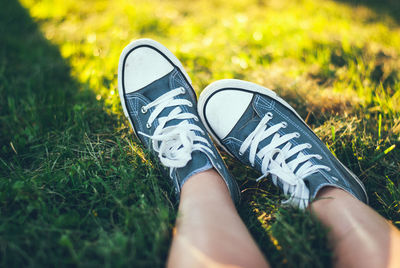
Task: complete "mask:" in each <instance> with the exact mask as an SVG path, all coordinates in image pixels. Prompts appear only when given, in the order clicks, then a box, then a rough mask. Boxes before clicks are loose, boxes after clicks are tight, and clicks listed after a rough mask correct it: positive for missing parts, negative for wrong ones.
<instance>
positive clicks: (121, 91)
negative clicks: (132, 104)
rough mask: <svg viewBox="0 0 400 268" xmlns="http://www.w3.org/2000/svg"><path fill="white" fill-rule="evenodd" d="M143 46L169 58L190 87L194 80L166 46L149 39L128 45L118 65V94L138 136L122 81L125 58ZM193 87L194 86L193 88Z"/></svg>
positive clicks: (126, 115)
mask: <svg viewBox="0 0 400 268" xmlns="http://www.w3.org/2000/svg"><path fill="white" fill-rule="evenodd" d="M141 46H148V47H151V48H154V49H155V50H158V51H159V52H161V53H162V54H163V56H165V57H167V58H168V60H169V61H170V62H171V63H172V65H174V66H175V67H178V68H179V70H180V71H181V72H182V73H183V74H184V76H185V78H186V80H187V81H188V82H189V84H190V85H192V80H191V79H190V77H189V75H188V74H187V72H186V71H185V69H184V68H183V65H182V63H181V62H180V61H179V60H178V58H177V57H175V55H174V54H173V53H172V52H171V51H169V50H168V48H166V47H165V46H163V45H162V44H160V43H158V42H157V41H154V40H152V39H148V38H143V39H137V40H135V41H132V42H131V43H130V44H129V45H127V46H126V47H125V48H124V49H123V50H122V53H121V55H120V57H119V64H118V93H119V97H120V100H121V105H122V109H123V111H124V115H125V117H126V118H128V120H129V123H130V124H131V127H132V129H133V132H134V133H135V135H136V136H137V134H136V131H135V128H134V126H133V123H132V121H131V119H130V117H129V114H128V109H127V108H126V102H125V97H124V89H123V81H122V77H123V75H122V72H123V68H124V62H125V58H126V57H127V55H128V54H129V53H130V52H131V51H132V50H134V49H136V48H138V47H141ZM192 87H193V86H192Z"/></svg>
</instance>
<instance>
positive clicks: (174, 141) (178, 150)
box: [139, 87, 214, 176]
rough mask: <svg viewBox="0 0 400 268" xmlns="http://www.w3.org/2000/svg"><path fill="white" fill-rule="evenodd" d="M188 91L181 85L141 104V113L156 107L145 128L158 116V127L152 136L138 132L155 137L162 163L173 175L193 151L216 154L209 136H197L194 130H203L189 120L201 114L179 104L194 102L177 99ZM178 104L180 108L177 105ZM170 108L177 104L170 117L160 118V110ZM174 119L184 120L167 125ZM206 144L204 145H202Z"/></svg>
mask: <svg viewBox="0 0 400 268" xmlns="http://www.w3.org/2000/svg"><path fill="white" fill-rule="evenodd" d="M185 92H186V90H185V88H183V87H179V88H176V89H173V90H171V91H169V92H168V93H165V94H163V95H161V96H160V97H158V98H157V99H155V100H154V101H152V102H151V103H149V104H147V105H145V106H143V107H142V109H141V112H142V113H146V112H147V110H148V109H150V108H152V107H155V109H154V110H153V111H152V113H151V114H150V117H149V119H148V121H147V124H146V127H147V128H150V127H151V126H152V124H153V122H154V121H155V120H156V119H157V118H158V123H159V124H158V126H157V127H156V128H155V130H154V133H153V135H152V136H150V135H147V134H145V133H143V132H139V134H142V135H143V136H146V137H148V138H150V139H151V140H152V146H153V149H154V151H156V152H157V153H158V157H159V158H160V161H161V163H162V164H163V165H165V166H167V167H169V168H170V176H171V175H172V172H173V170H174V169H176V168H182V167H184V166H186V164H187V163H188V162H189V161H190V160H191V159H192V152H193V151H202V152H204V153H206V152H208V153H210V154H211V155H214V153H213V152H212V150H211V149H210V148H208V147H207V146H206V145H208V146H210V144H209V143H208V141H207V139H205V138H203V137H201V136H198V135H196V133H195V131H199V132H200V133H201V134H202V135H204V131H203V130H202V129H201V128H200V127H199V126H196V125H194V124H192V123H190V122H189V119H194V120H195V121H198V120H199V119H198V117H197V116H196V115H194V114H191V113H187V112H183V110H182V109H181V108H180V107H179V106H188V107H192V103H191V102H190V101H188V100H186V99H179V98H175V97H176V96H178V95H180V94H185ZM175 106H177V107H175ZM168 107H175V108H174V109H173V110H172V111H171V112H170V113H169V114H168V115H167V116H164V117H158V116H159V115H160V113H161V112H162V111H163V110H164V109H165V108H168ZM174 119H178V120H182V121H181V122H179V123H178V124H176V125H173V126H166V124H167V123H168V122H169V121H171V120H174ZM202 143H204V144H202Z"/></svg>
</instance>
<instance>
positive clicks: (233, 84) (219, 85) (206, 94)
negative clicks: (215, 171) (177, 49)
mask: <svg viewBox="0 0 400 268" xmlns="http://www.w3.org/2000/svg"><path fill="white" fill-rule="evenodd" d="M224 88H232V89H235V88H237V89H241V90H245V91H249V92H253V93H259V94H261V95H266V96H268V97H270V98H272V99H274V100H276V101H277V102H279V103H281V104H282V105H284V106H285V107H287V108H288V109H289V110H290V111H292V112H293V113H294V114H295V115H296V116H297V117H298V119H300V120H301V121H302V122H303V123H304V124H305V125H306V126H307V127H308V128H309V129H310V130H311V131H312V129H311V128H310V127H309V126H308V125H307V123H306V122H305V121H304V120H303V118H301V116H300V115H299V114H298V113H297V112H296V111H295V110H294V109H293V107H292V106H290V105H289V103H287V102H286V101H285V100H284V99H282V98H281V97H279V96H278V95H277V94H276V93H275V92H274V91H272V90H270V89H268V88H265V87H262V86H260V85H257V84H254V83H251V82H247V81H243V80H237V79H223V80H218V81H215V82H213V83H211V84H210V85H208V86H207V87H206V88H205V89H204V90H203V91H202V92H201V94H200V97H199V100H198V102H197V112H198V114H199V116H200V119H201V122H202V123H203V125H204V126H205V128H206V129H207V131H208V133H209V134H210V135H211V137H212V138H213V140H214V141H215V142H216V143H217V144H218V145H219V146H220V147H221V148H223V149H224V150H225V152H227V153H228V154H229V155H230V156H232V157H235V156H233V155H232V154H231V153H230V152H229V150H228V149H227V148H226V147H225V146H224V145H223V144H222V142H221V141H220V139H219V137H216V135H215V134H214V131H212V129H211V127H210V126H209V125H208V121H207V120H206V118H205V109H204V108H205V105H206V103H207V101H208V99H209V98H210V97H211V96H212V95H213V94H214V93H215V92H217V91H219V90H221V89H224ZM334 157H335V156H334ZM335 158H336V157H335ZM336 160H337V161H338V162H339V163H340V164H341V165H342V166H343V167H344V169H345V170H347V171H348V172H349V174H351V176H352V177H353V178H354V179H355V180H356V182H357V183H358V184H359V185H360V187H361V188H362V189H363V191H364V194H365V196H366V200H367V204H368V195H367V192H366V190H365V187H364V184H363V183H362V182H361V181H360V179H359V178H358V177H357V176H356V175H355V174H354V173H353V172H352V171H351V170H349V169H348V168H347V167H346V166H345V165H343V164H342V162H341V161H340V160H339V159H337V158H336Z"/></svg>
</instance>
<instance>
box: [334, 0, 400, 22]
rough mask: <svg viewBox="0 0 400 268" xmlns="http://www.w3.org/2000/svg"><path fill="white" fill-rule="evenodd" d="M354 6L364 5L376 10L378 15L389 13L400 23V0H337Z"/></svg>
mask: <svg viewBox="0 0 400 268" xmlns="http://www.w3.org/2000/svg"><path fill="white" fill-rule="evenodd" d="M336 1H338V2H343V3H347V4H350V5H352V6H359V5H363V6H366V7H369V8H371V9H372V10H374V11H375V12H376V13H377V14H378V15H389V16H390V17H392V18H393V20H394V21H396V22H397V23H398V24H399V23H400V1H398V0H336Z"/></svg>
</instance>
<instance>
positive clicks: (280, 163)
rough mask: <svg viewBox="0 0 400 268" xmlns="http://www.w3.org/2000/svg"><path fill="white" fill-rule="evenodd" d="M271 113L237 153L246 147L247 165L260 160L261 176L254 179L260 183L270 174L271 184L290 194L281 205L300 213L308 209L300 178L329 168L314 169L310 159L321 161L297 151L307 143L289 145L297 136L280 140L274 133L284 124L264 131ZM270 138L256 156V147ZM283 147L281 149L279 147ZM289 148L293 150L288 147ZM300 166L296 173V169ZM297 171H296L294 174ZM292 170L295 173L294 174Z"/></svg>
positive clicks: (303, 185) (302, 178)
mask: <svg viewBox="0 0 400 268" xmlns="http://www.w3.org/2000/svg"><path fill="white" fill-rule="evenodd" d="M272 116H273V115H272V113H267V114H266V115H265V116H264V118H263V119H262V120H261V122H260V123H259V124H258V125H257V127H256V128H255V129H254V131H253V132H252V133H250V135H249V136H248V137H247V138H246V139H245V140H244V142H243V144H242V146H241V147H240V149H239V154H240V155H243V154H244V152H245V151H246V150H247V149H248V148H249V147H250V152H249V161H250V163H251V165H252V166H254V161H255V157H256V155H257V156H258V157H259V158H260V159H261V161H262V162H261V171H262V173H263V175H262V176H261V177H260V178H258V179H257V181H258V180H260V179H262V178H264V177H266V176H267V175H268V174H271V176H272V181H273V183H274V184H275V185H277V180H278V179H279V181H280V182H281V183H282V184H283V192H284V194H285V195H286V194H288V193H289V194H290V198H289V199H288V200H286V201H284V202H283V203H290V204H293V205H296V206H298V207H300V208H301V209H304V208H306V207H307V205H308V200H309V190H308V188H307V186H306V185H305V183H304V178H306V177H307V176H309V175H311V174H313V173H315V172H317V171H318V170H320V169H325V170H328V171H329V170H330V168H329V167H327V166H324V165H315V164H313V163H312V162H311V161H309V160H310V159H311V158H317V159H322V157H321V156H320V155H318V154H309V155H305V154H303V153H302V152H301V151H302V150H304V149H306V148H311V145H310V144H308V143H305V144H299V145H296V146H293V144H292V143H290V142H289V141H290V140H291V139H293V138H298V137H300V134H299V133H297V132H294V133H289V134H285V135H283V136H281V135H280V134H278V133H277V132H278V131H279V129H281V128H285V127H286V126H287V123H286V122H281V123H279V124H276V125H273V126H271V127H268V126H267V124H268V122H269V121H270V120H271V119H272ZM271 135H274V136H273V137H272V140H271V142H270V144H268V145H267V146H265V147H264V148H262V149H261V150H259V151H258V152H257V147H258V144H259V143H260V142H261V141H263V140H264V139H266V138H268V137H269V136H271ZM283 144H285V145H284V146H283V147H282V149H280V148H278V147H279V146H281V145H283ZM292 146H293V147H292ZM297 153H298V155H297V156H296V158H294V159H293V160H291V161H290V162H288V163H286V160H287V159H289V158H290V157H291V156H294V155H295V154H297ZM299 165H301V166H300V167H299V168H298V169H297V167H298V166H299ZM296 169H297V170H296ZM295 170H296V172H294V171H295Z"/></svg>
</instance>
